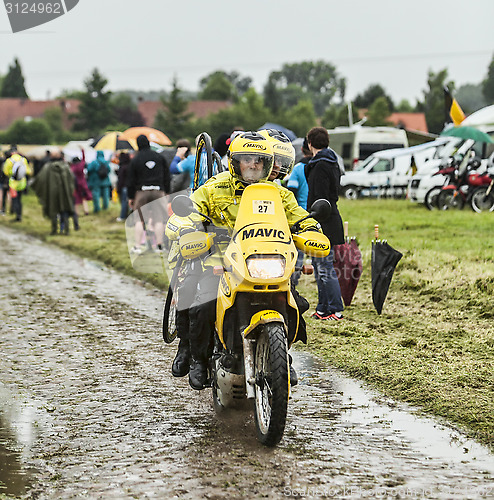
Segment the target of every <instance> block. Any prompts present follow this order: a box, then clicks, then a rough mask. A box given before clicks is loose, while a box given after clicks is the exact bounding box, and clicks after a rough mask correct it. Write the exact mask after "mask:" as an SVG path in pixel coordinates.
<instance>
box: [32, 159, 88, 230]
mask: <svg viewBox="0 0 494 500" xmlns="http://www.w3.org/2000/svg"><path fill="white" fill-rule="evenodd" d="M32 188H33V191H34V192H35V193H36V196H37V197H38V200H39V202H40V203H41V206H42V209H43V215H44V216H45V217H48V218H49V219H50V220H51V233H50V234H52V235H53V234H57V229H58V220H59V219H60V233H62V232H63V234H69V221H68V218H69V215H71V214H73V213H74V203H73V193H74V188H75V181H74V174H73V173H72V171H71V169H70V167H69V165H68V163H66V162H65V161H64V159H63V153H60V155H57V157H55V158H54V159H53V160H52V161H50V162H48V163H45V165H44V166H43V168H42V169H41V170H40V171H39V172H38V175H37V176H36V177H35V178H34V181H33V184H32ZM75 224H76V219H74V225H75ZM77 228H78V226H76V229H77Z"/></svg>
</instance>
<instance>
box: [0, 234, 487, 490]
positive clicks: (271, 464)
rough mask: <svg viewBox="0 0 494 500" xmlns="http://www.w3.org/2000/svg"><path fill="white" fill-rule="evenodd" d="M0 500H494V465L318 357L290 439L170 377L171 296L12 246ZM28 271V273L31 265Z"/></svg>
mask: <svg viewBox="0 0 494 500" xmlns="http://www.w3.org/2000/svg"><path fill="white" fill-rule="evenodd" d="M0 244H1V248H2V265H1V266H0V284H1V286H0V317H1V321H0V325H1V335H0V343H1V358H0V494H1V493H9V494H13V495H25V496H27V497H32V498H64V499H67V498H69V499H70V498H81V497H84V498H105V499H107V498H110V499H111V498H115V499H117V498H118V499H120V498H239V497H245V498H301V497H304V498H319V497H326V498H444V499H446V498H458V499H460V498H461V499H464V498H472V499H476V498H481V497H484V498H494V480H493V477H494V456H493V455H492V454H490V453H489V451H488V450H487V449H485V448H484V447H482V446H480V445H478V444H477V443H475V442H472V441H469V440H466V439H465V438H464V437H463V436H462V434H461V433H459V432H458V431H455V430H452V429H450V428H448V427H445V426H443V425H442V424H439V423H438V422H437V421H434V420H432V419H426V418H423V417H419V416H417V415H416V414H415V413H414V412H413V410H410V409H407V408H406V407H405V406H403V405H400V404H396V403H394V402H393V401H390V400H387V399H385V398H383V397H382V396H380V395H379V394H378V393H376V392H373V391H370V390H368V389H365V388H363V387H362V386H361V385H360V384H359V383H358V382H356V381H353V380H351V379H348V378H346V377H344V376H342V375H341V374H340V373H338V372H336V371H334V370H330V369H328V368H326V367H324V366H322V365H320V364H319V363H318V362H317V361H315V360H314V359H313V358H311V357H310V356H308V355H306V354H304V353H302V352H298V353H296V355H295V356H294V358H295V367H296V368H297V370H298V372H299V379H300V383H299V385H298V386H297V387H296V388H294V390H293V393H292V398H291V400H290V405H289V414H288V421H287V427H286V432H285V437H284V438H283V440H282V442H281V444H280V445H279V446H278V447H277V448H276V449H267V448H264V447H263V446H261V445H260V444H258V443H257V441H256V439H255V428H254V423H253V417H252V415H251V414H250V413H249V412H246V411H243V412H239V411H237V412H232V413H230V414H229V415H228V416H226V417H221V418H220V417H218V416H216V415H215V413H214V411H213V409H212V404H211V396H210V392H209V391H201V392H196V391H193V390H192V389H190V388H189V387H188V383H187V380H186V379H174V378H173V377H172V376H171V374H170V373H169V367H170V365H171V360H172V359H173V356H174V350H175V348H176V344H173V345H172V346H167V345H165V344H163V342H162V339H161V314H162V301H163V297H162V294H161V292H159V291H157V290H155V289H153V288H150V287H147V286H145V285H143V284H142V283H139V282H137V281H136V280H132V279H130V278H127V277H124V276H122V275H120V274H118V273H116V272H113V271H111V270H108V269H105V268H103V267H101V266H99V265H98V264H96V263H93V262H90V261H87V260H84V259H79V258H77V257H74V256H71V255H69V254H67V253H65V252H63V251H61V250H59V249H56V248H53V247H50V246H48V245H45V244H43V243H41V242H39V241H38V240H36V239H33V238H30V237H27V236H24V235H21V234H16V233H14V232H10V231H7V230H4V229H1V230H0ZM19 263H22V264H19Z"/></svg>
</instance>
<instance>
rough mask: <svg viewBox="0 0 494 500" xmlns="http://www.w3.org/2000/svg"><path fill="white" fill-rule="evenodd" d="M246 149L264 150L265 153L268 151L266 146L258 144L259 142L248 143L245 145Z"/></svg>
mask: <svg viewBox="0 0 494 500" xmlns="http://www.w3.org/2000/svg"><path fill="white" fill-rule="evenodd" d="M244 148H255V149H262V150H263V151H264V150H265V149H266V147H265V146H263V145H262V144H258V143H257V142H247V143H246V144H244Z"/></svg>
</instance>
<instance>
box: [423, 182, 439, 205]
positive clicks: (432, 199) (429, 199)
mask: <svg viewBox="0 0 494 500" xmlns="http://www.w3.org/2000/svg"><path fill="white" fill-rule="evenodd" d="M440 192H441V188H440V187H439V186H435V187H433V188H432V189H429V191H427V194H426V195H425V198H424V205H425V206H426V207H427V210H436V209H437V197H438V195H439V193H440Z"/></svg>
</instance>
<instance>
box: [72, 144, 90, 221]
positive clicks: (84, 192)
mask: <svg viewBox="0 0 494 500" xmlns="http://www.w3.org/2000/svg"><path fill="white" fill-rule="evenodd" d="M85 169H86V156H85V153H84V150H83V149H81V158H78V157H75V158H72V162H71V164H70V170H72V173H73V174H74V181H75V190H74V213H76V214H77V215H80V214H79V213H78V207H80V206H81V205H82V208H83V210H84V215H89V206H88V203H87V202H88V201H91V200H92V199H93V197H92V195H91V191H90V190H89V187H88V185H87V181H86V173H85Z"/></svg>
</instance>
